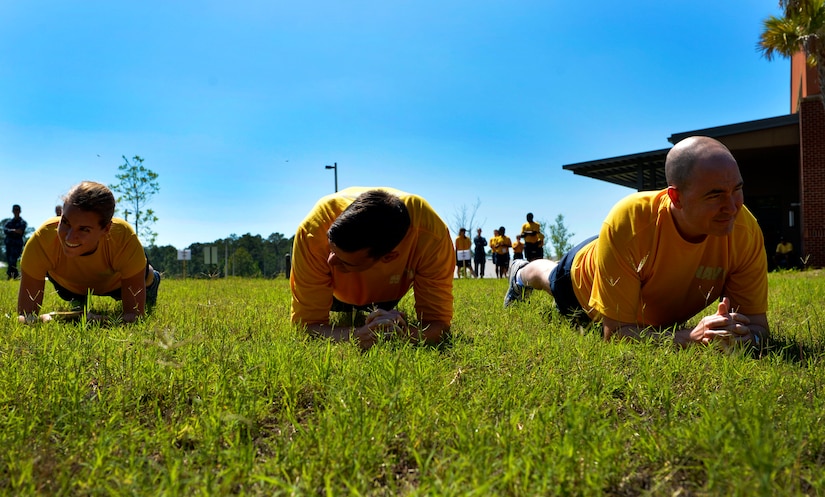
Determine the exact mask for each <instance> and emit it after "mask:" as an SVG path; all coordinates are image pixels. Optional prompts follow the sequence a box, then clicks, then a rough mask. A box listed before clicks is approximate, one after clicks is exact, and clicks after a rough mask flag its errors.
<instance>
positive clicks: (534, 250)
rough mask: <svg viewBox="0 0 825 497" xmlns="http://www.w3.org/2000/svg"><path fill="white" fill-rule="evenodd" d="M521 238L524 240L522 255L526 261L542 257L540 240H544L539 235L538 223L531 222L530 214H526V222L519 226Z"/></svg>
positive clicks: (539, 227)
mask: <svg viewBox="0 0 825 497" xmlns="http://www.w3.org/2000/svg"><path fill="white" fill-rule="evenodd" d="M521 236H522V237H523V238H524V255H525V257H527V260H528V261H534V260H536V259H541V258H542V257H544V254H543V253H542V252H543V250H542V245H541V243H540V240H544V236H543V235H542V234H541V226H540V225H539V223H537V222H535V221H533V213H532V212H528V213H527V222H526V223H524V224H522V225H521ZM517 238H518V237H517Z"/></svg>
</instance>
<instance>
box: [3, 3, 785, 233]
mask: <svg viewBox="0 0 825 497" xmlns="http://www.w3.org/2000/svg"><path fill="white" fill-rule="evenodd" d="M778 13H779V8H778V6H777V2H776V0H713V1H710V0H699V1H684V0H667V1H663V0H650V1H647V0H645V1H630V2H618V1H615V0H595V1H588V2H570V1H565V2H561V1H555V0H541V1H532V0H524V1H503V0H497V1H486V0H474V1H467V0H450V1H443V0H437V1H433V0H418V1H415V2H411V1H393V0H386V1H360V0H354V1H348V2H339V1H313V0H306V1H302V2H285V1H276V0H255V1H247V0H238V1H233V2H229V1H225V0H220V1H209V0H207V1H199V2H168V1H163V2H160V1H155V0H147V1H142V2H117V1H111V0H106V1H102V0H84V1H82V2H81V1H67V0H60V1H48V0H27V1H21V2H13V1H3V2H0V178H1V179H0V182H2V188H0V209H2V210H1V211H0V218H2V217H9V216H11V205H12V204H13V203H19V204H21V205H22V208H23V217H24V218H26V219H27V221H28V222H29V224H30V225H33V226H37V225H39V224H40V223H41V222H42V221H43V220H44V219H46V218H47V217H48V216H50V215H52V213H53V208H54V205H55V204H56V203H58V202H59V198H60V196H61V195H62V194H64V193H65V192H66V191H67V190H68V189H69V187H71V186H72V185H73V184H75V183H77V182H79V181H80V180H83V179H92V180H96V181H100V182H102V183H106V184H110V183H112V182H113V181H114V180H115V174H117V172H118V170H117V167H118V165H120V164H122V163H123V159H122V158H121V156H123V155H125V156H127V157H132V156H134V155H140V156H142V157H144V159H145V163H144V165H145V166H147V167H149V168H150V169H152V170H154V171H155V172H157V173H159V175H160V177H159V182H160V186H161V190H160V192H159V193H158V194H157V195H156V196H155V197H154V199H153V201H152V204H151V207H152V208H153V209H154V210H155V211H156V213H157V215H158V217H159V218H160V220H159V222H158V223H156V225H155V230H156V231H157V232H158V234H159V236H158V239H157V244H158V245H174V246H176V247H177V248H179V249H180V248H185V247H186V246H188V245H189V244H190V243H194V242H211V241H213V240H215V239H218V238H224V237H227V236H228V235H230V234H232V233H234V234H237V235H242V234H245V233H252V234H253V235H254V234H260V235H262V236H264V237H266V236H268V235H269V234H271V233H274V232H278V233H282V234H284V235H285V236H287V237H288V236H291V235H292V234H294V231H295V228H296V226H297V224H298V223H299V222H300V221H301V220H302V219H303V217H304V216H305V215H306V213H307V212H308V211H309V209H310V208H311V207H312V206H313V204H314V203H315V201H316V200H317V199H318V198H319V197H321V196H323V195H325V194H328V193H331V192H332V191H333V187H334V184H333V183H334V181H333V179H334V178H333V171H329V170H326V169H325V168H324V166H325V165H327V164H333V163H334V162H337V163H338V167H339V170H338V183H339V188H344V187H346V186H353V185H358V186H393V187H396V188H399V189H402V190H405V191H409V192H413V193H417V194H420V195H422V196H423V197H424V198H426V199H427V200H428V201H429V202H430V203H431V204H432V205H433V207H435V209H436V210H437V211H438V212H439V213H440V214H441V216H442V218H444V220H445V221H446V222H447V223H448V224H449V225H450V226H451V227H452V226H454V225H455V223H454V222H453V221H454V219H455V217H456V215H457V213H458V212H459V211H460V209H461V206H467V207H468V208H469V209H470V210H472V207H473V206H474V205H476V203H478V205H479V208H478V211H477V214H476V219H477V220H478V221H480V222H482V223H483V224H482V227H483V229H484V232H485V233H486V234H487V236H488V237H489V236H490V235H491V234H492V229H493V228H495V227H498V226H500V225H504V226H506V227H507V228H508V231H509V233H511V234H514V233H515V232H516V231H517V230H518V228H520V226H521V223H522V222H524V215H525V213H527V212H528V211H532V212H533V213H534V214H535V216H536V218H537V220H541V221H552V220H553V219H554V218H555V217H556V215H557V214H563V215H564V217H565V219H566V224H567V226H568V227H569V229H570V230H571V231H573V232H574V233H575V236H574V237H573V239H572V240H571V241H573V242H575V241H578V240H581V239H583V238H585V237H587V236H589V235H592V234H595V233H596V232H597V231H598V229H599V226H600V224H601V220H602V219H603V217H604V215H605V214H606V213H607V210H608V209H609V208H610V206H611V205H612V204H613V203H614V202H615V201H616V200H618V199H619V198H621V197H622V196H624V195H626V194H628V193H631V190H629V189H626V188H622V187H618V186H612V185H609V184H607V183H603V182H599V181H596V180H593V179H587V178H582V177H578V176H574V175H573V174H572V173H570V172H568V171H564V170H562V166H563V165H564V164H570V163H576V162H583V161H589V160H594V159H603V158H607V157H613V156H617V155H624V154H630V153H636V152H644V151H648V150H655V149H660V148H666V147H669V146H670V144H669V143H668V142H667V137H668V136H670V135H671V134H672V133H676V132H685V131H691V130H696V129H701V128H706V127H713V126H720V125H725V124H732V123H737V122H742V121H749V120H754V119H762V118H767V117H774V116H778V115H783V114H787V113H788V112H789V105H790V104H789V99H790V97H789V92H790V90H789V81H790V64H789V62H788V61H785V60H779V61H774V62H768V61H766V60H765V59H764V58H762V57H761V56H760V54H759V53H758V52H757V50H756V43H757V41H758V37H759V33H760V31H761V23H762V20H763V19H764V18H765V17H767V16H769V15H776V14H778Z"/></svg>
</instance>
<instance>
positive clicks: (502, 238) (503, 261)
mask: <svg viewBox="0 0 825 497" xmlns="http://www.w3.org/2000/svg"><path fill="white" fill-rule="evenodd" d="M506 232H507V230H505V229H504V226H500V227H499V228H498V237H497V238H496V245H495V248H494V249H493V250H495V252H496V272H497V274H498V277H499V278H506V277H507V271H508V270H509V267H510V247H512V246H513V242H512V241H510V237H509V236H507V235H506ZM490 246H492V243H490Z"/></svg>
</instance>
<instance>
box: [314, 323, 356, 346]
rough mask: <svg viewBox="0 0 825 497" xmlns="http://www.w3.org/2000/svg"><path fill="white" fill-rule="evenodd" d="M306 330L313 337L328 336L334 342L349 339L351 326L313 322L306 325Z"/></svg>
mask: <svg viewBox="0 0 825 497" xmlns="http://www.w3.org/2000/svg"><path fill="white" fill-rule="evenodd" d="M306 331H307V333H309V334H310V335H312V336H315V337H321V338H329V339H331V340H333V341H335V342H345V341H347V340H349V339H350V335H351V333H352V328H351V327H349V326H332V325H330V324H327V323H313V324H308V325H306Z"/></svg>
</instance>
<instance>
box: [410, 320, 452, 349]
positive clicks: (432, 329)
mask: <svg viewBox="0 0 825 497" xmlns="http://www.w3.org/2000/svg"><path fill="white" fill-rule="evenodd" d="M449 331H450V325H449V323H445V322H443V321H424V322H422V323H421V324H420V325H414V324H413V325H409V334H410V341H411V342H415V343H419V342H423V343H426V344H428V345H437V344H439V343H441V342H442V341H443V340H444V337H445V336H446V334H447V333H448V332H449Z"/></svg>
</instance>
